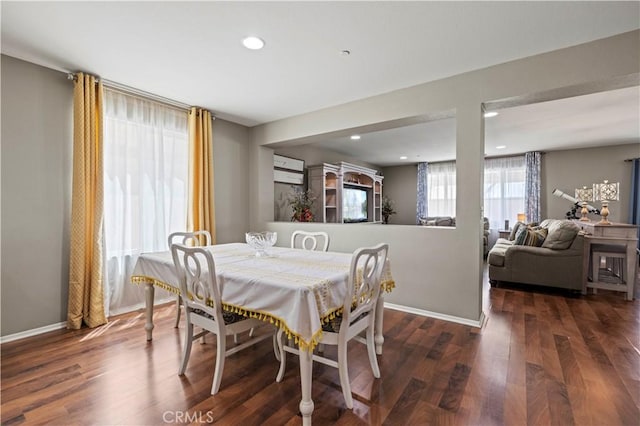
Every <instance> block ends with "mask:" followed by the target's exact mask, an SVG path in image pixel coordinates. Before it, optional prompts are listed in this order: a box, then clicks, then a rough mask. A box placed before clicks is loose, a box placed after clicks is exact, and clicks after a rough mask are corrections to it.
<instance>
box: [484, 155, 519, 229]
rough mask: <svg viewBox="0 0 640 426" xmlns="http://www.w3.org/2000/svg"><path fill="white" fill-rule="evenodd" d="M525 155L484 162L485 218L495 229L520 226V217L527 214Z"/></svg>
mask: <svg viewBox="0 0 640 426" xmlns="http://www.w3.org/2000/svg"><path fill="white" fill-rule="evenodd" d="M524 188H525V164H524V155H523V156H516V157H503V158H489V159H487V160H485V162H484V215H485V216H486V217H487V218H489V224H490V227H491V228H492V229H504V223H505V222H504V221H505V220H509V224H510V226H513V225H514V224H515V223H516V218H517V216H518V213H524V212H525V211H524V207H525V203H524Z"/></svg>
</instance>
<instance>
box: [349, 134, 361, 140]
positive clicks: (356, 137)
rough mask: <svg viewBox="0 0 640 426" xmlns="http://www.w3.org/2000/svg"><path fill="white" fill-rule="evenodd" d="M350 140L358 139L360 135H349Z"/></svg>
mask: <svg viewBox="0 0 640 426" xmlns="http://www.w3.org/2000/svg"><path fill="white" fill-rule="evenodd" d="M351 140H352V141H358V140H360V135H351Z"/></svg>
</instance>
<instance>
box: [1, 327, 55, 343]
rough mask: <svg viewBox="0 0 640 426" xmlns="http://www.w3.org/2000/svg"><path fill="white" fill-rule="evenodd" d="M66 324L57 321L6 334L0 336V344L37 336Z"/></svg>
mask: <svg viewBox="0 0 640 426" xmlns="http://www.w3.org/2000/svg"><path fill="white" fill-rule="evenodd" d="M66 326H67V323H66V321H65V322H59V323H57V324H51V325H45V326H44V327H38V328H34V329H31V330H25V331H21V332H19V333H14V334H9V335H6V336H2V337H0V344H2V343H7V342H13V341H14V340H18V339H24V338H25V337H32V336H37V335H38V334H42V333H48V332H50V331H54V330H60V329H61V328H65V327H66Z"/></svg>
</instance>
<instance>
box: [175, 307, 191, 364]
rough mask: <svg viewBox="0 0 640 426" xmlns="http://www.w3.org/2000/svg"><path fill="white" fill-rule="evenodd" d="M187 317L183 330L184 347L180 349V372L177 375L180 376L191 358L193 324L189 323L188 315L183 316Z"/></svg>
mask: <svg viewBox="0 0 640 426" xmlns="http://www.w3.org/2000/svg"><path fill="white" fill-rule="evenodd" d="M185 316H186V317H187V324H186V326H185V328H184V342H183V344H184V347H183V348H182V349H183V351H182V363H181V364H180V370H179V371H178V375H180V376H182V375H183V374H184V372H185V370H186V369H187V363H188V362H189V357H190V356H191V343H192V342H193V324H191V321H189V314H188V313H187V314H186V315H185Z"/></svg>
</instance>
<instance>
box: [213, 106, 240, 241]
mask: <svg viewBox="0 0 640 426" xmlns="http://www.w3.org/2000/svg"><path fill="white" fill-rule="evenodd" d="M248 162H249V129H248V128H247V127H245V126H241V125H240V124H235V123H231V122H228V121H224V120H220V119H216V121H215V122H214V123H213V167H214V180H215V181H214V187H215V201H216V207H215V210H216V235H217V241H218V242H219V243H229V242H237V241H244V233H245V232H247V231H248V227H249V191H248V188H249V175H248V173H247V164H248Z"/></svg>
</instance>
